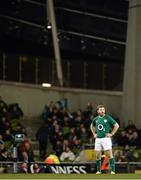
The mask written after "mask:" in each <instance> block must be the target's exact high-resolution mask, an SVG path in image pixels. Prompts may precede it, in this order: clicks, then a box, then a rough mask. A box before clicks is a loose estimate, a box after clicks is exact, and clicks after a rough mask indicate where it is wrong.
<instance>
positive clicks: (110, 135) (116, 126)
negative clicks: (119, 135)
mask: <svg viewBox="0 0 141 180" xmlns="http://www.w3.org/2000/svg"><path fill="white" fill-rule="evenodd" d="M118 128H119V124H118V123H115V124H114V125H113V129H112V131H111V133H108V134H107V135H106V137H112V136H114V134H115V133H116V132H117V130H118Z"/></svg>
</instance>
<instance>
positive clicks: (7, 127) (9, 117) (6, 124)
mask: <svg viewBox="0 0 141 180" xmlns="http://www.w3.org/2000/svg"><path fill="white" fill-rule="evenodd" d="M95 115H96V112H95V109H94V107H93V104H92V103H88V104H87V105H86V108H85V109H83V110H82V109H77V110H76V111H75V112H70V111H69V110H68V108H67V107H66V106H65V104H63V103H62V102H61V101H57V102H55V103H54V102H50V103H49V104H48V105H45V107H44V110H43V112H42V114H41V119H42V121H41V126H40V127H39V129H38V130H37V132H36V135H35V136H36V140H37V141H38V142H39V156H40V160H43V161H44V160H45V159H46V157H47V156H48V155H49V153H53V154H55V155H56V156H57V157H58V159H59V161H61V162H64V161H67V162H68V161H71V162H72V161H74V160H75V159H76V156H77V153H78V151H80V150H81V149H82V147H83V146H84V145H86V144H93V143H94V138H93V135H92V133H91V131H90V124H91V120H92V118H93V117H94V116H95ZM23 116H24V113H23V111H22V109H21V108H20V106H19V105H18V104H17V103H13V104H10V105H8V104H7V103H6V102H5V101H4V100H3V99H2V97H0V161H13V160H14V159H15V158H16V160H17V161H21V162H23V164H22V166H21V169H27V168H26V166H27V163H29V162H34V153H33V152H34V151H33V147H32V144H31V142H30V139H29V137H28V134H27V132H26V128H25V127H24V126H23V125H22V118H23ZM114 118H115V119H116V121H117V122H118V123H119V124H120V121H119V119H118V118H116V117H114ZM16 134H24V135H25V138H24V141H23V142H20V143H16V144H15V135H16ZM113 141H114V147H115V148H114V149H115V151H114V154H115V158H116V161H117V162H124V161H138V159H139V156H140V155H141V152H140V149H141V129H139V128H138V127H136V126H135V124H133V122H132V121H131V120H129V122H128V126H126V127H125V128H120V130H119V131H118V133H117V134H116V136H115V137H114V139H113ZM49 145H51V148H52V152H48V146H49ZM15 146H16V148H17V149H16V150H17V156H15V154H14V150H13V149H14V147H15ZM35 164H37V163H35ZM34 168H35V169H36V168H37V165H36V166H35V167H32V168H31V169H32V170H33V169H34ZM37 169H38V168H37ZM37 171H39V169H38V170H37Z"/></svg>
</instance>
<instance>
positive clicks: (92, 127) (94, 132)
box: [90, 124, 97, 138]
mask: <svg viewBox="0 0 141 180" xmlns="http://www.w3.org/2000/svg"><path fill="white" fill-rule="evenodd" d="M90 129H91V131H92V133H93V136H94V138H96V137H97V134H96V129H95V126H93V125H92V124H91V125H90Z"/></svg>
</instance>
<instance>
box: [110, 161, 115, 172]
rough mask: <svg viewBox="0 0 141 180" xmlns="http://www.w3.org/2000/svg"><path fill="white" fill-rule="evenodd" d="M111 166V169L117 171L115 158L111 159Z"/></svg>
mask: <svg viewBox="0 0 141 180" xmlns="http://www.w3.org/2000/svg"><path fill="white" fill-rule="evenodd" d="M110 167H111V171H114V172H115V160H114V158H111V159H110Z"/></svg>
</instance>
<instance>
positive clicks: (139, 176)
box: [0, 174, 141, 180]
mask: <svg viewBox="0 0 141 180" xmlns="http://www.w3.org/2000/svg"><path fill="white" fill-rule="evenodd" d="M0 179H8V180H9V179H38V180H40V179H49V180H50V179H66V180H67V179H71V180H78V179H95V180H97V179H106V180H108V179H113V180H114V179H122V180H124V179H130V180H131V179H132V180H135V179H141V174H114V175H111V174H99V175H97V174H0Z"/></svg>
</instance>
